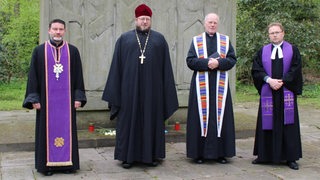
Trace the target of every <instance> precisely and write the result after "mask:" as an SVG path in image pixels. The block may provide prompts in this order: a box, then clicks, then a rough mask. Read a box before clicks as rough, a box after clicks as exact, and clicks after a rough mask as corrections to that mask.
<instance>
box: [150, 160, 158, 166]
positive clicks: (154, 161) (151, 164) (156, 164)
mask: <svg viewBox="0 0 320 180" xmlns="http://www.w3.org/2000/svg"><path fill="white" fill-rule="evenodd" d="M158 165H159V161H158V160H153V161H152V163H150V166H153V167H156V166H158Z"/></svg>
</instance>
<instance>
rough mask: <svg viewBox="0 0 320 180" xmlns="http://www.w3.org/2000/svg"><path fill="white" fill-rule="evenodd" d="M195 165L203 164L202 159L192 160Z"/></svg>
mask: <svg viewBox="0 0 320 180" xmlns="http://www.w3.org/2000/svg"><path fill="white" fill-rule="evenodd" d="M193 161H194V162H195V163H197V164H202V163H203V159H202V158H197V159H194V160H193Z"/></svg>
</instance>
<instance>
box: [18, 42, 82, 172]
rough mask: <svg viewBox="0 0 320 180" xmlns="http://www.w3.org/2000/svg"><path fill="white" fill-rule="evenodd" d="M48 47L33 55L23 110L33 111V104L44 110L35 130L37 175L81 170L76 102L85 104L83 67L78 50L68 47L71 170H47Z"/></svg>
mask: <svg viewBox="0 0 320 180" xmlns="http://www.w3.org/2000/svg"><path fill="white" fill-rule="evenodd" d="M44 49H45V45H44V44H41V45H39V46H37V47H36V48H35V49H34V50H33V53H32V58H31V64H30V70H29V75H28V82H27V88H26V94H25V99H24V102H23V105H22V106H23V107H25V108H28V109H32V108H33V107H32V103H37V102H39V103H40V104H41V109H40V110H37V113H36V128H35V168H36V169H37V170H38V172H47V171H55V170H70V171H73V170H77V169H79V168H80V167H79V152H78V138H77V125H76V109H75V108H74V101H81V106H82V107H83V106H84V105H85V104H86V101H87V100H86V95H85V89H84V83H83V74H82V64H81V59H80V54H79V51H78V49H77V48H76V47H75V46H73V45H71V44H69V52H70V73H71V102H72V103H71V104H70V106H71V110H72V112H71V113H72V114H71V116H72V163H73V165H72V166H61V167H48V166H46V163H47V148H46V147H47V145H46V143H47V141H46V83H45V77H46V76H45V50H44Z"/></svg>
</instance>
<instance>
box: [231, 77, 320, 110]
mask: <svg viewBox="0 0 320 180" xmlns="http://www.w3.org/2000/svg"><path fill="white" fill-rule="evenodd" d="M319 99H320V83H315V84H304V86H303V92H302V95H299V96H298V106H300V105H301V106H309V107H312V108H316V109H320V101H319ZM258 101H259V95H258V92H257V90H256V89H255V87H254V86H253V85H244V84H239V83H237V85H236V97H235V102H237V103H245V102H258Z"/></svg>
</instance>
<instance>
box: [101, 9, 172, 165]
mask: <svg viewBox="0 0 320 180" xmlns="http://www.w3.org/2000/svg"><path fill="white" fill-rule="evenodd" d="M151 17H152V11H151V9H150V8H149V7H148V6H147V5H145V4H141V5H139V6H138V7H137V8H136V9H135V25H136V28H135V29H133V30H131V31H128V32H126V33H123V34H122V35H121V36H120V37H119V38H118V40H117V42H116V45H115V50H114V54H113V59H112V64H111V67H110V71H109V76H108V80H107V83H106V86H105V89H104V93H103V97H102V99H103V100H105V101H107V102H108V103H109V108H110V109H111V117H110V118H111V119H113V118H115V117H117V130H116V146H115V154H114V156H115V157H114V158H115V159H117V160H120V161H122V167H123V168H130V167H131V166H132V165H133V163H136V162H138V163H146V164H149V165H151V166H157V165H158V163H159V160H161V159H163V158H165V134H164V133H165V127H164V125H165V124H164V121H165V120H166V119H167V118H169V117H170V116H171V115H172V114H173V113H174V112H175V111H176V110H177V109H178V99H177V93H176V87H175V83H174V77H173V71H172V67H171V60H170V54H169V48H168V44H167V42H166V40H165V38H164V36H163V35H162V34H160V33H159V32H156V31H154V30H151V22H152V19H151Z"/></svg>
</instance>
